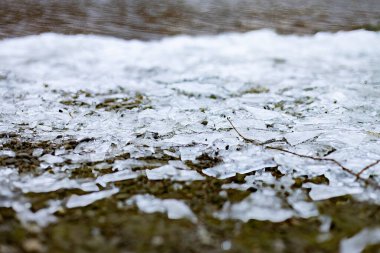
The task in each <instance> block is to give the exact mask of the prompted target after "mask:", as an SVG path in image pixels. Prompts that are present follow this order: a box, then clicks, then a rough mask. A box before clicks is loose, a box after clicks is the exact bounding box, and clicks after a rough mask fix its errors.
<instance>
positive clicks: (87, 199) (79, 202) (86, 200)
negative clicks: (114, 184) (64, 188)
mask: <svg viewBox="0 0 380 253" xmlns="http://www.w3.org/2000/svg"><path fill="white" fill-rule="evenodd" d="M118 192H119V189H118V188H113V189H110V190H103V191H99V192H93V193H90V194H85V195H80V196H78V195H72V196H71V197H70V198H69V199H68V200H67V203H66V207H67V208H75V207H81V206H88V205H90V204H92V203H94V202H95V201H98V200H101V199H104V198H108V197H110V196H112V195H114V194H116V193H118Z"/></svg>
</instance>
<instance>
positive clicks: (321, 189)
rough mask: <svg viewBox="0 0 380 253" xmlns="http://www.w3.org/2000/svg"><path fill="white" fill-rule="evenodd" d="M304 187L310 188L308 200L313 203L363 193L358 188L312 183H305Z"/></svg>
mask: <svg viewBox="0 0 380 253" xmlns="http://www.w3.org/2000/svg"><path fill="white" fill-rule="evenodd" d="M304 187H306V188H311V191H310V194H309V195H310V198H311V199H312V200H315V201H318V200H324V199H330V198H335V197H339V196H344V195H348V194H360V193H362V192H363V189H362V188H360V187H345V186H327V185H316V184H312V183H307V184H305V185H304Z"/></svg>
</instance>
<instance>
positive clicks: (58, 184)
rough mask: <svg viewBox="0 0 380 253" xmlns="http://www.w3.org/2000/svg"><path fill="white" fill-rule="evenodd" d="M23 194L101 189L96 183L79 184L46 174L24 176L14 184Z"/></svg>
mask: <svg viewBox="0 0 380 253" xmlns="http://www.w3.org/2000/svg"><path fill="white" fill-rule="evenodd" d="M13 185H14V186H15V187H17V188H19V189H20V190H21V191H22V192H24V193H28V192H35V193H42V192H54V191H57V190H59V189H81V190H83V191H98V190H99V188H98V187H97V186H96V184H95V183H94V182H78V181H76V180H70V179H68V178H62V176H61V177H60V176H56V175H54V174H50V173H44V174H42V175H40V176H37V177H30V176H24V177H21V178H20V179H19V181H16V182H14V183H13Z"/></svg>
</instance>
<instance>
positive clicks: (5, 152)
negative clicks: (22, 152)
mask: <svg viewBox="0 0 380 253" xmlns="http://www.w3.org/2000/svg"><path fill="white" fill-rule="evenodd" d="M1 156H9V157H15V156H16V154H15V152H13V151H12V150H0V157H1Z"/></svg>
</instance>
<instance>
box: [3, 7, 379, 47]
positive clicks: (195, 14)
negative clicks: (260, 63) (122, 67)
mask: <svg viewBox="0 0 380 253" xmlns="http://www.w3.org/2000/svg"><path fill="white" fill-rule="evenodd" d="M379 24H380V1H378V0H362V1H356V0H281V1H280V0H251V1H248V0H180V1H174V0H168V1H152V0H138V1H136V0H109V1H106V0H97V1H89V0H64V1H63V0H34V1H30V0H1V1H0V38H8V37H17V36H24V35H30V34H38V33H43V32H57V33H65V34H78V33H85V34H103V35H111V36H115V37H120V38H125V39H144V40H146V39H157V38H160V37H163V36H167V35H174V34H191V35H195V34H215V33H220V32H229V31H238V32H244V31H249V30H255V29H261V28H272V29H275V30H277V31H278V32H280V33H297V34H311V33H315V32H318V31H338V30H351V29H356V28H360V27H366V26H378V25H379Z"/></svg>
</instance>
